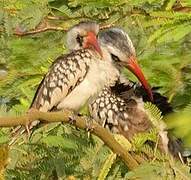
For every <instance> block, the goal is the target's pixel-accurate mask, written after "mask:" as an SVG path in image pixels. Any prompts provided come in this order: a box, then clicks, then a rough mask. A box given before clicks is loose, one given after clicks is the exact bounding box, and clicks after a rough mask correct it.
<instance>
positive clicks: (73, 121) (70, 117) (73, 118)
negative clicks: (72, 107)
mask: <svg viewBox="0 0 191 180" xmlns="http://www.w3.org/2000/svg"><path fill="white" fill-rule="evenodd" d="M69 123H70V124H72V125H73V124H76V118H75V114H74V112H72V114H71V116H69Z"/></svg>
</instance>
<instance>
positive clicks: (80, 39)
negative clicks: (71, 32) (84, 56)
mask: <svg viewBox="0 0 191 180" xmlns="http://www.w3.org/2000/svg"><path fill="white" fill-rule="evenodd" d="M76 41H77V42H78V43H79V45H80V46H82V45H83V37H82V36H80V35H79V34H78V35H77V37H76Z"/></svg>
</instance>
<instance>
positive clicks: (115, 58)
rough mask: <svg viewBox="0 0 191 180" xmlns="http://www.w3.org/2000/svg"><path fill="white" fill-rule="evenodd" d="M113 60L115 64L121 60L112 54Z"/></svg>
mask: <svg viewBox="0 0 191 180" xmlns="http://www.w3.org/2000/svg"><path fill="white" fill-rule="evenodd" d="M111 58H112V59H113V60H114V61H115V62H120V59H119V58H118V57H117V56H115V55H114V54H111Z"/></svg>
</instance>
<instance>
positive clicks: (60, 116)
mask: <svg viewBox="0 0 191 180" xmlns="http://www.w3.org/2000/svg"><path fill="white" fill-rule="evenodd" d="M71 116H73V113H72V112H71V111H62V112H40V111H37V110H32V111H30V112H28V113H27V114H25V115H23V116H20V117H1V118H0V127H12V126H17V125H26V124H28V123H30V122H32V121H35V120H36V119H38V120H41V121H46V122H65V123H70V122H69V117H71ZM75 120H76V122H75V123H74V126H76V127H77V128H81V129H86V121H85V117H83V116H76V117H75ZM92 127H93V129H92V133H93V134H94V135H96V136H98V137H99V138H100V139H101V140H102V141H103V142H104V143H105V144H106V145H107V146H108V147H109V148H110V149H111V150H112V151H113V152H114V153H116V154H117V155H119V156H120V157H121V158H122V160H123V161H124V162H125V164H126V165H127V167H128V168H129V169H130V170H132V169H134V168H136V167H137V166H138V163H137V161H136V160H135V159H134V158H133V157H132V156H131V155H130V153H128V152H127V150H125V149H124V148H123V147H122V146H121V145H120V144H119V143H118V142H117V141H116V140H115V139H114V137H113V135H112V134H111V133H110V132H109V131H108V130H106V129H105V128H103V127H102V126H100V125H98V124H97V123H95V122H94V123H93V124H92Z"/></svg>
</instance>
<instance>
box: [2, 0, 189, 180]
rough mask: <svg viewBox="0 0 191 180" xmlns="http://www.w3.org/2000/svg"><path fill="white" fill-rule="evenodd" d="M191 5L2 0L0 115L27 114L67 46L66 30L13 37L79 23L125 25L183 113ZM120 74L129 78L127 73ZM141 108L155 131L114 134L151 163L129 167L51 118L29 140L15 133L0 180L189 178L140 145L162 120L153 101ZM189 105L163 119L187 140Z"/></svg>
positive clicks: (146, 65) (147, 0) (156, 81)
mask: <svg viewBox="0 0 191 180" xmlns="http://www.w3.org/2000/svg"><path fill="white" fill-rule="evenodd" d="M190 7H191V3H190V0H184V1H175V0H165V1H160V0H143V1H140V0H129V1H126V0H117V1H116V0H105V1H103V0H100V1H93V0H86V1H84V0H69V1H61V0H27V1H26V0H6V1H5V0H3V1H0V105H1V109H0V114H1V116H5V115H6V116H8V115H18V114H22V113H24V112H25V111H26V110H27V109H28V107H29V106H30V103H31V101H32V98H33V96H34V93H35V90H36V88H37V86H38V84H39V83H40V81H41V79H42V78H43V76H44V74H45V73H46V72H47V70H48V67H49V66H50V65H51V63H52V62H53V61H54V59H55V58H56V57H57V56H59V55H60V54H62V53H66V51H67V49H66V48H65V46H64V44H65V32H63V31H47V32H41V33H36V34H32V35H28V36H23V37H20V36H17V35H15V34H16V33H18V32H19V33H26V32H28V31H33V30H35V29H37V28H43V27H44V26H46V25H49V26H51V27H59V28H60V29H68V28H69V27H71V26H72V25H74V24H76V23H78V22H79V21H83V20H94V21H97V22H98V23H100V24H104V25H115V26H118V27H122V28H123V29H125V30H126V31H127V32H128V33H129V35H130V37H131V39H132V41H133V43H134V45H135V47H136V50H137V56H138V59H139V60H140V64H141V66H142V67H143V71H144V73H145V75H146V77H147V79H148V80H149V82H150V84H151V85H152V86H159V87H161V88H160V92H161V93H162V94H165V95H167V96H168V97H169V98H170V101H171V102H172V105H173V107H174V108H175V109H176V110H177V111H180V112H182V111H183V110H182V109H184V108H185V107H187V105H188V104H190V102H191V93H190V92H191V75H190V70H191V66H190V64H191V53H190V49H191V41H190V37H191V34H190V32H191V15H190ZM125 74H126V76H127V77H128V78H131V79H133V78H134V77H133V76H131V75H130V74H129V73H128V72H127V71H125ZM134 80H135V79H134ZM146 108H147V109H148V113H150V117H151V120H152V122H153V124H154V125H155V127H156V128H153V129H152V130H151V131H150V132H146V133H143V134H138V135H137V136H136V137H135V138H134V140H133V142H132V144H129V142H127V141H125V140H124V139H123V138H119V137H117V138H116V139H117V141H118V142H119V143H121V144H123V145H124V148H126V149H127V151H129V150H133V151H134V152H136V153H137V152H138V153H139V152H141V153H142V154H143V155H145V154H147V155H149V157H150V158H148V159H152V160H153V161H152V163H150V164H148V163H145V164H142V165H141V166H140V167H139V168H138V169H136V170H135V171H132V172H128V169H127V168H126V166H125V165H124V163H123V162H121V160H120V159H118V158H116V157H115V155H114V154H112V153H111V151H110V150H109V149H108V148H107V147H106V146H105V145H104V144H103V143H102V142H101V141H100V140H98V139H97V138H96V137H94V136H90V138H89V137H88V135H87V133H86V132H84V131H80V130H76V129H74V128H72V127H71V126H67V125H63V124H60V123H56V124H51V125H47V126H45V127H42V128H40V129H37V130H36V131H35V132H34V134H33V136H32V138H31V139H30V141H29V140H28V139H27V137H26V136H21V137H20V139H19V140H18V142H17V143H16V144H15V145H14V146H12V147H11V148H10V155H9V159H10V161H9V164H8V166H7V169H6V171H5V173H4V174H5V178H6V179H66V178H76V179H85V178H87V179H96V178H98V177H100V179H101V178H102V179H110V180H112V179H125V178H126V179H132V178H140V179H141V178H142V179H144V178H145V179H149V178H150V179H153V178H156V179H157V177H159V174H160V175H161V176H162V178H166V179H173V176H172V174H173V173H172V172H175V176H176V177H177V179H184V178H185V179H186V178H187V177H189V175H188V174H187V172H188V171H187V168H186V167H185V166H183V165H180V164H178V163H177V164H176V163H175V164H173V168H172V164H169V163H168V161H169V159H168V157H166V156H165V157H164V156H162V155H160V154H159V152H158V151H156V152H155V151H154V150H153V148H151V147H150V146H148V145H146V144H145V142H146V141H153V142H156V141H157V133H158V131H159V129H160V128H161V126H160V123H161V118H162V117H161V115H160V112H159V111H158V110H157V109H156V107H155V106H153V105H151V104H146ZM186 109H187V110H186V112H184V113H183V114H182V113H180V115H177V114H176V115H175V116H173V117H172V118H171V117H170V118H169V119H168V120H166V122H167V125H168V127H169V128H174V130H175V131H174V132H175V134H176V135H177V136H179V137H182V138H183V139H184V141H185V144H186V145H188V144H189V143H190V142H191V137H190V132H191V131H190V128H189V127H190V115H189V116H188V115H186V116H184V114H189V111H190V107H189V106H188V107H187V108H186ZM83 112H85V111H83ZM85 113H86V112H85ZM9 132H10V129H5V128H2V129H0V144H6V143H7V142H8V141H9V140H10V133H9ZM153 156H154V159H153ZM144 157H145V156H144ZM144 157H143V158H144ZM149 162H150V161H149ZM164 162H165V163H164ZM3 167H4V166H3ZM172 169H173V170H172ZM0 175H1V174H0ZM184 175H185V176H184ZM187 175H188V176H187ZM189 178H190V177H189Z"/></svg>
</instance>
